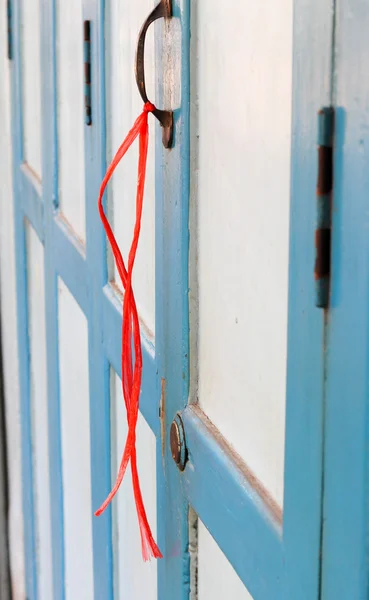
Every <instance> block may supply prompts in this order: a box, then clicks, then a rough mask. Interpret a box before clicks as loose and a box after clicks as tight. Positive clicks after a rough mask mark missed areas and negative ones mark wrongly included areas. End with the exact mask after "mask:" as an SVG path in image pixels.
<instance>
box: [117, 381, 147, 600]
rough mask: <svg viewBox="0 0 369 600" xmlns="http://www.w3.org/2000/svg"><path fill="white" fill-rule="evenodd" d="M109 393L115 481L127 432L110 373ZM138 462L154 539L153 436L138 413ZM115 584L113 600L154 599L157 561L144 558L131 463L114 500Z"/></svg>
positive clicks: (119, 394) (119, 392)
mask: <svg viewBox="0 0 369 600" xmlns="http://www.w3.org/2000/svg"><path fill="white" fill-rule="evenodd" d="M111 396H112V416H111V420H112V481H115V478H116V474H117V471H118V466H119V463H120V460H121V457H122V452H123V448H124V443H125V440H126V436H127V431H128V429H127V417H126V409H125V405H124V399H123V394H122V387H121V380H120V379H119V377H118V376H117V375H116V374H115V373H114V374H112V377H111ZM137 464H138V473H139V477H140V483H141V489H142V496H143V500H144V504H145V507H146V511H147V518H148V520H149V523H150V526H151V528H152V533H153V535H154V538H155V539H156V438H155V436H154V434H153V433H152V431H151V429H150V427H149V426H148V425H147V423H146V421H145V420H144V418H143V417H142V415H141V414H140V415H139V419H138V424H137ZM113 532H114V534H113V535H114V542H113V549H114V587H115V595H114V597H115V598H116V600H126V598H129V600H142V599H143V598H145V600H156V599H157V561H156V560H154V559H152V560H151V561H148V562H144V561H143V560H142V554H141V539H140V531H139V527H138V521H137V514H136V505H135V501H134V496H133V489H132V476H131V469H130V467H129V468H128V469H127V472H126V474H125V476H124V479H123V482H122V485H121V487H120V489H119V492H118V495H117V496H116V498H115V499H114V500H113Z"/></svg>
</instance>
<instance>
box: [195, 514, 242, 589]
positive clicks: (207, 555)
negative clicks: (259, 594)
mask: <svg viewBox="0 0 369 600" xmlns="http://www.w3.org/2000/svg"><path fill="white" fill-rule="evenodd" d="M198 536H199V538H198V552H199V557H198V574H197V585H198V600H207V599H208V598H213V599H214V600H223V598H232V600H252V596H250V594H249V592H248V591H247V589H246V588H245V586H244V584H243V583H242V581H241V579H239V577H238V576H237V574H236V573H235V571H234V570H233V569H232V566H231V564H230V563H229V562H228V561H227V559H226V557H225V556H224V554H223V553H222V551H221V550H220V549H219V546H217V545H216V543H215V542H214V540H213V538H212V537H211V535H210V534H209V532H208V531H207V529H206V527H204V525H203V524H202V523H201V521H199V529H198Z"/></svg>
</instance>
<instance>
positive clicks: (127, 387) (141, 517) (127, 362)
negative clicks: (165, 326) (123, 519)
mask: <svg viewBox="0 0 369 600" xmlns="http://www.w3.org/2000/svg"><path fill="white" fill-rule="evenodd" d="M154 109H155V107H154V105H153V104H151V103H150V102H147V103H146V104H145V106H144V109H143V112H142V113H141V115H140V116H139V117H138V118H137V119H136V121H135V123H134V125H133V127H132V129H131V130H130V131H129V133H128V135H127V137H126V138H125V140H124V142H123V143H122V145H121V146H120V147H119V149H118V151H117V153H116V155H115V156H114V158H113V160H112V162H111V164H110V165H109V167H108V169H107V171H106V174H105V177H104V179H103V181H102V184H101V187H100V193H99V200H98V207H99V213H100V217H101V221H102V223H103V226H104V229H105V232H106V235H107V237H108V239H109V242H110V245H111V248H112V251H113V255H114V259H115V263H116V265H117V269H118V273H119V277H120V279H121V281H122V285H123V288H124V298H123V320H122V389H123V397H124V401H125V405H126V411H127V421H128V434H127V439H126V443H125V447H124V451H123V455H122V459H121V463H120V467H119V471H118V475H117V479H116V482H115V484H114V487H113V489H112V490H111V492H110V494H109V495H108V497H107V498H106V500H105V501H104V502H103V504H102V505H101V507H100V508H99V509H98V510H97V511H96V512H95V515H96V516H99V515H101V514H102V513H103V512H104V510H105V509H106V507H107V506H108V505H109V504H110V502H111V501H112V499H113V498H114V496H115V494H116V493H117V491H118V489H119V486H120V484H121V483H122V480H123V477H124V474H125V471H126V469H127V465H128V462H129V461H131V471H132V483H133V492H134V497H135V503H136V510H137V516H138V522H139V527H140V535H141V547H142V556H143V559H144V560H148V559H149V558H150V557H151V556H153V557H155V558H162V554H161V552H160V550H159V548H158V546H157V545H156V543H155V540H154V538H153V536H152V533H151V529H150V525H149V522H148V520H147V516H146V511H145V507H144V503H143V499H142V493H141V487H140V481H139V476H138V471H137V456H136V425H137V419H138V410H139V397H140V391H141V379H142V350H141V337H140V325H139V319H138V313H137V307H136V301H135V297H134V293H133V289H132V272H133V267H134V263H135V258H136V252H137V246H138V240H139V236H140V228H141V216H142V205H143V194H144V187H145V176H146V161H147V148H148V140H149V132H148V113H149V112H152V111H153V110H154ZM138 136H139V158H138V180H137V192H136V220H135V226H134V233H133V240H132V244H131V248H130V251H129V255H128V263H127V269H126V267H125V264H124V260H123V257H122V254H121V251H120V249H119V246H118V244H117V241H116V239H115V236H114V233H113V231H112V228H111V226H110V223H109V221H108V219H107V217H106V215H105V212H104V207H103V203H102V199H103V195H104V192H105V189H106V186H107V184H108V182H109V180H110V178H111V176H112V174H113V172H114V170H115V169H116V167H117V165H118V164H119V162H120V161H121V159H122V158H123V156H124V155H125V154H126V152H127V150H128V148H129V147H130V146H131V145H132V143H133V142H134V140H135V139H136V138H137V137H138ZM132 337H133V347H134V364H133V355H132Z"/></svg>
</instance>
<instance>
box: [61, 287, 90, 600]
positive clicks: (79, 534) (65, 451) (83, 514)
mask: <svg viewBox="0 0 369 600" xmlns="http://www.w3.org/2000/svg"><path fill="white" fill-rule="evenodd" d="M58 288H59V353H60V355H59V361H60V407H61V409H60V413H61V415H60V420H61V439H62V465H63V467H62V470H63V498H64V535H65V538H64V542H65V582H66V600H75V599H76V598H78V599H79V600H91V599H92V598H93V564H92V519H93V515H92V507H91V464H90V407H89V385H88V332H87V321H86V318H85V316H84V314H83V313H82V311H81V309H80V308H79V306H78V304H77V303H76V301H75V300H74V298H73V296H72V295H71V293H70V292H69V290H68V288H67V287H66V286H65V284H64V283H63V282H62V281H61V280H60V279H59V283H58Z"/></svg>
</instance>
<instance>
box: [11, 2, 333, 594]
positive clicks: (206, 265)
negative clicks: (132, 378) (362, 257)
mask: <svg viewBox="0 0 369 600" xmlns="http://www.w3.org/2000/svg"><path fill="white" fill-rule="evenodd" d="M11 5H12V28H11V32H12V40H11V54H12V108H13V116H12V124H13V170H14V172H13V174H14V195H15V231H16V251H17V279H18V293H17V302H18V305H17V310H18V338H19V352H20V353H19V359H20V382H21V405H22V437H23V446H22V450H23V481H24V485H23V490H24V491H23V506H24V522H25V546H26V588H27V598H29V600H36V599H38V598H41V599H44V598H45V599H47V600H48V599H49V598H51V597H52V598H54V599H61V600H64V599H66V600H74V598H77V597H78V598H85V599H86V600H90V599H91V598H95V599H96V600H101V599H102V598H104V599H105V598H107V599H108V598H132V599H135V598H143V597H145V598H153V599H154V598H158V599H159V600H177V599H178V600H179V599H182V600H184V599H185V598H189V597H191V598H192V599H193V598H196V597H197V598H199V600H207V598H209V597H214V598H218V597H219V598H221V597H225V596H226V595H229V596H230V597H234V598H240V600H241V599H242V598H250V597H251V598H254V600H263V599H270V598H273V599H276V600H277V599H278V598H281V599H282V598H283V599H285V598H291V600H292V599H294V600H295V599H296V598H299V600H300V599H301V600H303V599H305V598H306V600H311V599H317V598H318V597H319V593H320V587H319V586H320V575H321V573H320V567H321V562H320V551H321V533H322V529H321V510H322V469H323V435H324V430H323V421H324V419H323V387H324V356H325V354H324V339H325V337H324V336H325V329H324V312H323V311H321V310H319V309H317V308H316V306H315V303H314V278H313V264H314V253H315V249H314V242H313V240H314V229H315V216H316V214H315V185H316V179H317V158H316V144H317V119H316V114H317V111H318V110H319V108H320V107H321V106H324V105H328V104H330V102H331V96H330V94H331V88H330V80H331V56H332V35H331V33H332V26H333V15H332V11H331V7H330V3H329V2H326V1H324V2H319V3H318V2H315V1H314V2H311V3H309V5H308V6H307V5H306V3H305V2H301V1H300V0H295V1H294V2H292V0H281V1H280V2H279V3H278V5H276V4H275V2H268V1H267V2H264V3H261V4H260V6H259V4H258V5H255V3H252V2H246V3H244V2H241V1H239V2H236V3H234V5H232V6H231V7H230V6H228V5H226V4H224V3H223V4H221V3H214V2H209V1H208V0H203V1H201V2H200V1H198V2H196V1H194V0H193V1H192V2H190V1H189V0H178V1H176V2H173V17H172V18H171V19H168V20H165V22H164V20H163V19H162V20H161V21H159V22H158V24H157V27H156V33H155V39H154V35H153V31H154V29H152V31H151V33H150V34H149V35H151V36H152V37H151V39H150V38H149V40H148V46H147V49H146V70H147V73H148V89H149V95H150V97H151V98H153V99H154V98H155V103H156V105H157V106H158V107H165V108H167V109H172V110H173V111H174V144H173V148H172V149H170V150H167V149H164V148H163V145H162V142H161V132H160V128H159V126H158V124H156V126H155V127H154V124H153V122H151V145H150V148H149V160H148V178H147V186H146V195H145V208H144V222H143V230H142V241H141V246H140V251H139V256H138V260H137V268H136V274H135V279H134V286H135V289H136V295H137V302H138V307H139V313H140V319H141V325H142V327H141V333H142V343H143V349H144V367H143V369H144V371H143V372H144V376H143V383H142V391H141V397H140V409H141V416H140V420H139V426H138V459H139V469H140V473H141V478H142V487H143V493H144V497H145V500H146V504H147V507H148V513H149V519H150V522H151V523H152V524H153V528H154V532H155V534H156V536H157V539H158V544H159V547H160V549H161V551H162V553H163V555H164V558H163V559H162V560H160V561H158V562H157V563H155V562H153V563H149V564H144V563H142V562H141V557H140V549H139V532H138V528H137V525H136V521H135V519H136V517H135V509H134V502H133V497H132V491H131V485H130V478H129V475H128V474H127V480H126V481H125V483H124V485H123V486H122V489H121V491H120V493H119V495H118V497H117V499H116V500H115V502H114V504H113V507H112V509H109V510H108V511H107V512H106V513H105V514H104V515H103V516H101V517H99V518H96V517H94V516H93V512H94V510H96V508H98V506H99V505H100V504H101V502H102V501H103V500H104V498H105V497H106V495H107V493H108V491H109V489H110V486H111V482H112V479H113V478H114V475H115V472H116V468H117V462H118V459H119V456H120V452H121V450H122V445H123V441H124V436H125V434H126V426H125V424H124V423H125V419H124V410H123V399H122V395H121V390H120V375H121V368H120V353H121V345H120V344H121V338H120V332H121V301H122V289H120V287H119V283H118V281H117V277H116V272H115V269H114V265H113V261H112V257H111V255H110V253H109V251H108V250H107V247H106V241H105V236H104V233H103V230H102V226H101V223H100V221H99V217H98V212H97V196H98V190H99V186H100V182H101V179H102V177H103V174H104V172H105V168H106V165H107V163H108V162H109V161H110V159H111V157H112V154H113V152H114V151H115V149H116V147H117V146H118V145H119V143H120V142H121V140H122V139H123V137H124V135H125V134H126V132H127V129H128V128H129V127H130V125H131V123H132V121H133V119H134V118H135V116H136V115H137V114H138V112H139V111H140V110H141V106H142V104H141V101H140V99H139V96H138V93H137V90H136V87H135V81H134V73H133V62H134V52H135V45H136V38H137V34H138V30H139V28H140V25H141V23H142V22H143V21H144V19H145V18H146V16H147V14H148V13H149V12H150V10H151V9H152V3H151V1H149V0H140V1H139V2H134V3H132V2H128V0H124V1H122V2H121V1H118V0H105V2H103V1H102V0H78V1H76V0H68V1H67V2H66V1H64V0H63V1H62V0H55V1H54V2H52V1H44V0H43V1H42V2H38V1H37V0H32V2H29V3H28V2H26V1H25V0H24V1H23V2H21V1H20V0H14V1H13V2H12V3H11ZM293 12H294V17H293ZM86 24H87V25H86ZM86 27H87V29H86ZM84 31H89V32H90V35H89V40H86V41H87V42H88V43H89V46H88V45H87V48H86V45H85V54H84V35H83V34H84ZM89 56H90V57H91V65H90V67H91V86H90V87H89V88H87V87H86V85H85V84H86V82H85V81H84V62H86V60H88V57H89ZM86 94H87V95H89V94H90V104H91V113H89V112H86V107H85V104H84V96H85V95H86ZM151 118H152V117H150V119H151ZM136 161H137V151H136V149H132V151H131V153H130V154H129V155H127V157H126V158H125V159H124V162H123V163H122V165H121V166H120V168H119V170H118V171H117V173H116V175H115V176H114V179H113V181H112V184H111V186H110V188H109V191H108V196H107V210H108V213H109V216H110V218H111V220H112V222H113V226H114V230H115V232H116V234H117V237H118V241H119V242H120V244H121V246H122V249H123V252H124V253H126V250H127V245H128V242H129V239H130V235H131V231H132V223H133V199H134V190H135V185H136V184H135V177H136V167H135V165H136ZM173 421H175V423H174V424H173ZM171 431H172V446H171V436H170V433H171ZM176 435H177V438H178V439H177V441H178V442H179V446H180V450H181V452H180V453H179V455H178V456H176V455H175V458H176V459H177V462H179V463H181V461H182V464H179V466H180V467H181V469H182V470H181V469H180V468H178V465H177V464H176V463H175V461H174V460H173V456H172V454H173V452H174V450H175V444H176ZM174 454H175V452H174ZM50 549H51V551H50Z"/></svg>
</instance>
